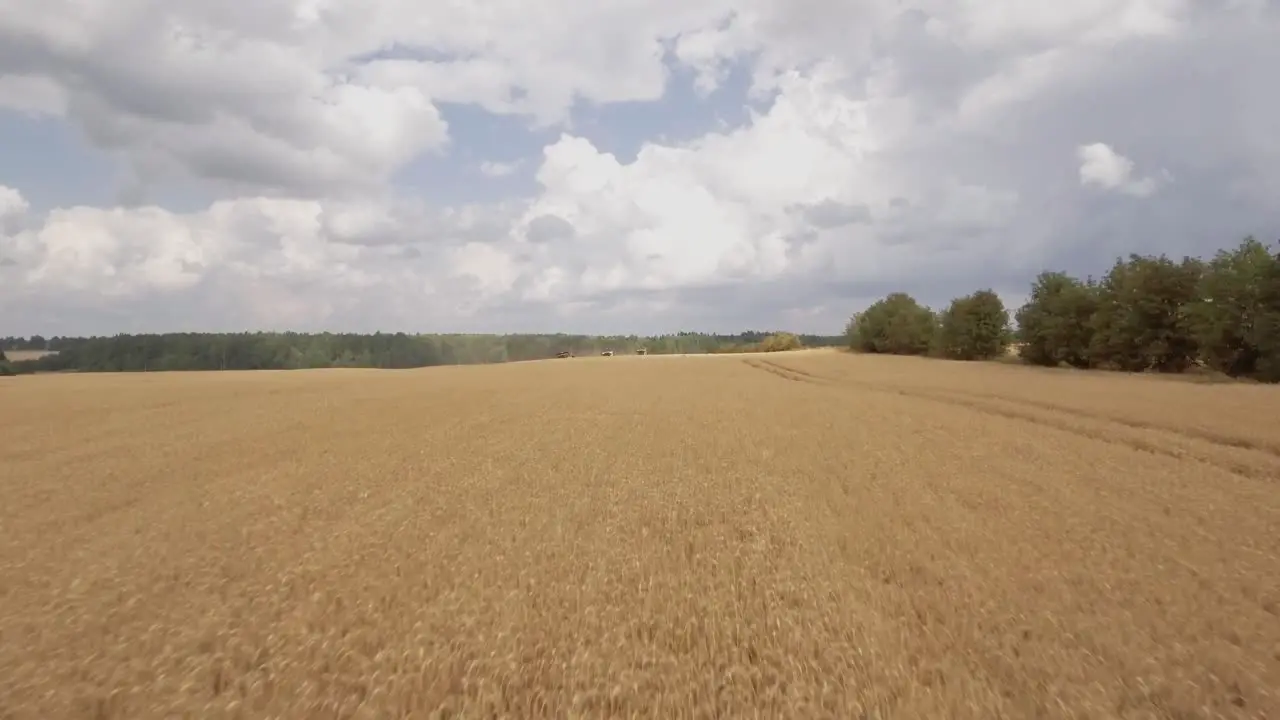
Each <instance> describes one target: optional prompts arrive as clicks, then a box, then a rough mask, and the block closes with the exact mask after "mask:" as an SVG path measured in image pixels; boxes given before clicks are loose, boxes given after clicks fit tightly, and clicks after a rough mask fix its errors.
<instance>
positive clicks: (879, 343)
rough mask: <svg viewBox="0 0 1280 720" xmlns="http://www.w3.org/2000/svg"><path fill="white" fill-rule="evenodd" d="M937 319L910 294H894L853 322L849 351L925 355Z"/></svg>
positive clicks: (855, 317)
mask: <svg viewBox="0 0 1280 720" xmlns="http://www.w3.org/2000/svg"><path fill="white" fill-rule="evenodd" d="M936 327H937V318H936V317H935V316H934V314H933V311H932V310H930V309H929V308H927V307H924V306H923V305H921V304H920V303H918V302H916V300H915V298H913V297H911V296H910V295H908V294H906V293H900V292H899V293H892V294H890V295H889V296H888V297H886V298H884V299H883V300H879V301H877V302H875V303H873V304H872V305H871V307H868V308H867V309H866V310H865V311H863V312H861V313H859V314H857V315H855V316H854V317H853V318H852V319H851V320H850V321H849V327H848V335H849V347H850V348H852V349H854V350H861V351H863V352H871V353H890V354H894V355H924V354H926V353H928V352H929V347H930V345H931V343H932V342H933V334H934V331H935V329H936Z"/></svg>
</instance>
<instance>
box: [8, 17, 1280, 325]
mask: <svg viewBox="0 0 1280 720" xmlns="http://www.w3.org/2000/svg"><path fill="white" fill-rule="evenodd" d="M313 8H314V4H311V3H304V2H300V1H297V2H295V0H273V1H272V2H269V3H265V4H262V5H255V6H254V7H253V8H251V9H247V10H245V11H244V12H238V13H226V12H223V9H224V8H223V6H219V5H217V4H215V3H212V2H204V0H197V1H195V2H191V3H185V4H183V5H182V6H181V7H175V8H174V9H172V10H171V11H170V12H169V13H168V14H166V15H165V16H163V17H161V16H159V15H157V14H155V13H149V12H148V11H147V10H146V9H145V8H144V7H142V6H141V5H138V6H134V5H123V6H119V7H117V8H115V9H114V10H113V14H112V15H111V17H110V21H107V20H105V19H104V18H102V17H99V16H98V15H96V14H95V13H97V12H98V6H97V5H95V4H94V3H93V2H91V0H47V1H46V2H42V3H40V4H38V5H37V4H34V3H21V4H19V6H18V7H17V9H16V10H14V11H12V12H7V13H5V14H4V15H3V16H2V17H0V48H3V50H0V334H28V333H36V332H38V333H42V334H45V335H50V334H59V333H111V332H117V331H123V330H130V331H146V330H155V331H162V330H202V329H236V328H243V329H269V328H274V329H333V330H361V331H364V330H375V329H382V330H408V331H466V330H486V331H517V330H532V329H537V330H564V331H584V332H636V333H646V332H663V331H674V330H679V329H702V330H725V331H729V330H740V329H742V328H747V327H754V328H788V329H793V330H798V331H804V332H838V331H839V330H840V328H841V327H843V325H844V322H845V320H846V319H847V317H848V316H849V314H850V313H852V312H854V311H856V310H858V309H860V307H862V306H865V305H866V304H867V303H869V302H871V301H873V300H875V299H876V298H877V297H878V296H880V295H882V294H884V293H886V292H891V291H893V290H903V291H907V292H911V293H914V294H916V295H917V296H918V297H920V298H921V299H922V300H924V301H925V302H927V303H930V304H933V305H935V306H940V305H943V304H945V303H946V302H948V301H949V300H950V299H951V298H952V297H954V296H956V295H959V294H964V293H966V292H970V291H972V290H976V289H982V288H992V289H995V290H996V291H997V292H999V293H1000V294H1001V295H1002V296H1003V297H1004V298H1005V299H1006V301H1007V302H1009V303H1010V304H1016V303H1018V302H1021V300H1022V297H1023V296H1024V295H1025V293H1026V290H1027V288H1028V287H1029V284H1030V281H1031V279H1032V278H1034V276H1035V274H1036V273H1038V272H1039V271H1040V270H1043V269H1046V268H1053V269H1066V270H1070V271H1072V272H1077V273H1082V274H1083V273H1090V272H1092V273H1101V272H1103V271H1105V269H1106V267H1107V266H1109V265H1110V262H1111V260H1112V259H1113V258H1114V257H1115V256H1117V255H1121V254H1126V253H1128V252H1168V253H1171V254H1181V253H1184V252H1186V253H1192V254H1210V253H1212V252H1213V251H1214V250H1216V249H1218V248H1219V247H1223V246H1227V245H1231V244H1234V243H1235V242H1237V241H1238V240H1239V239H1240V237H1242V236H1243V235H1245V234H1255V235H1257V236H1259V237H1262V238H1264V239H1272V238H1273V237H1274V236H1276V235H1277V234H1278V233H1280V231H1278V230H1277V227H1278V225H1280V210H1278V209H1277V207H1276V206H1275V203H1274V197H1276V196H1277V194H1278V193H1280V143H1277V141H1276V140H1275V137H1276V136H1275V133H1274V128H1272V127H1270V124H1269V122H1268V119H1269V118H1274V117H1277V116H1280V99H1278V98H1277V96H1276V95H1275V93H1271V92H1269V88H1270V86H1271V84H1272V81H1271V78H1270V77H1269V71H1268V70H1267V68H1270V67H1275V66H1277V65H1280V44H1277V43H1275V42H1274V38H1275V37H1277V36H1280V18H1278V16H1280V10H1277V7H1276V3H1272V2H1262V1H1258V0H1251V1H1247V2H1246V1H1241V0H1206V1H1205V2H1201V3H1186V2H1180V1H1176V0H1106V1H1105V2H1104V1H1103V0H1082V1H1081V2H1080V3H1076V4H1071V5H1063V4H1057V3H1048V2H1033V3H1026V2H1015V1H1014V0H992V2H991V3H988V4H984V5H981V6H978V5H974V4H948V3H938V2H933V1H932V0H920V1H919V2H914V3H913V2H905V3H904V2H900V1H899V0H859V1H858V2H853V3H849V2H841V3H836V2H829V3H828V2H823V1H821V0H819V1H817V2H811V3H805V4H804V5H803V6H796V5H794V4H789V3H782V2H778V1H777V0H752V1H751V2H729V1H727V0H726V1H722V0H715V1H714V2H711V3H704V4H699V5H697V6H690V5H685V4H678V3H674V2H669V1H668V0H659V2H658V3H657V4H656V5H655V4H652V3H650V4H645V5H635V6H631V5H626V4H621V5H610V6H599V7H596V6H581V5H577V4H566V5H565V6H564V7H557V8H538V9H534V8H529V9H527V10H517V11H513V10H510V9H504V10H503V11H502V12H494V11H493V10H492V9H491V8H490V7H489V6H488V5H486V4H485V3H475V4H468V5H465V6H464V5H458V6H452V5H450V6H439V7H436V6H433V7H431V8H429V9H424V8H422V7H419V6H417V5H416V4H414V3H409V2H407V0H378V1H377V2H373V3H359V4H357V3H355V2H354V0H334V1H333V2H331V3H328V4H327V5H325V7H324V10H322V11H314V10H313ZM553 10H554V12H553ZM67 18H71V20H67ZM388 48H391V49H392V50H388ZM405 48H414V49H415V50H413V51H412V52H409V51H406V50H405ZM699 83H701V84H702V86H704V87H714V90H713V91H712V92H709V93H700V92H698V90H697V88H698V87H699ZM642 148H647V149H646V150H645V151H644V152H643V153H641V152H640V151H641V149H642Z"/></svg>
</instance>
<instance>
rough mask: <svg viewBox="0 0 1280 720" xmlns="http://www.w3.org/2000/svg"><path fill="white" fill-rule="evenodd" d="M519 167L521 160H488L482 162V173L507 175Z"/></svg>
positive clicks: (495, 176) (489, 175) (486, 175)
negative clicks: (504, 161) (505, 161)
mask: <svg viewBox="0 0 1280 720" xmlns="http://www.w3.org/2000/svg"><path fill="white" fill-rule="evenodd" d="M519 169H520V163H519V162H508V163H503V162H493V161H488V160H486V161H485V162H482V163H480V173H481V174H482V175H484V176H485V177H493V178H498V177H506V176H508V175H512V174H514V173H515V172H516V171H517V170H519Z"/></svg>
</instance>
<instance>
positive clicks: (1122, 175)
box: [1076, 143, 1158, 197]
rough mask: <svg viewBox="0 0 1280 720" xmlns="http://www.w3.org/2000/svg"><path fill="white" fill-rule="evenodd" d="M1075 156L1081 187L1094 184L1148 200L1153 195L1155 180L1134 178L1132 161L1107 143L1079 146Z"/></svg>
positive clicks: (1155, 186)
mask: <svg viewBox="0 0 1280 720" xmlns="http://www.w3.org/2000/svg"><path fill="white" fill-rule="evenodd" d="M1076 155H1077V157H1078V158H1079V159H1080V184H1081V185H1095V186H1097V187H1100V188H1102V189H1104V190H1115V191H1117V192H1122V193H1125V194H1126V195H1133V196H1135V197H1150V196H1151V195H1153V194H1155V192H1156V189H1157V187H1158V185H1157V182H1156V179H1155V178H1153V177H1143V178H1135V177H1133V161H1132V160H1130V159H1129V158H1127V157H1125V156H1123V155H1121V154H1119V153H1117V152H1116V151H1115V150H1112V149H1111V147H1110V146H1108V145H1107V144H1106V143H1092V144H1089V145H1081V146H1080V147H1079V148H1077V149H1076Z"/></svg>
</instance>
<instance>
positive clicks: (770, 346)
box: [760, 332, 804, 352]
mask: <svg viewBox="0 0 1280 720" xmlns="http://www.w3.org/2000/svg"><path fill="white" fill-rule="evenodd" d="M803 347H804V343H802V342H800V338H799V337H797V336H795V335H792V334H791V333H788V332H779V333H774V334H772V335H770V336H769V337H767V338H765V339H764V340H762V341H760V350H762V351H764V352H783V351H786V350H799V349H801V348H803Z"/></svg>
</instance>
